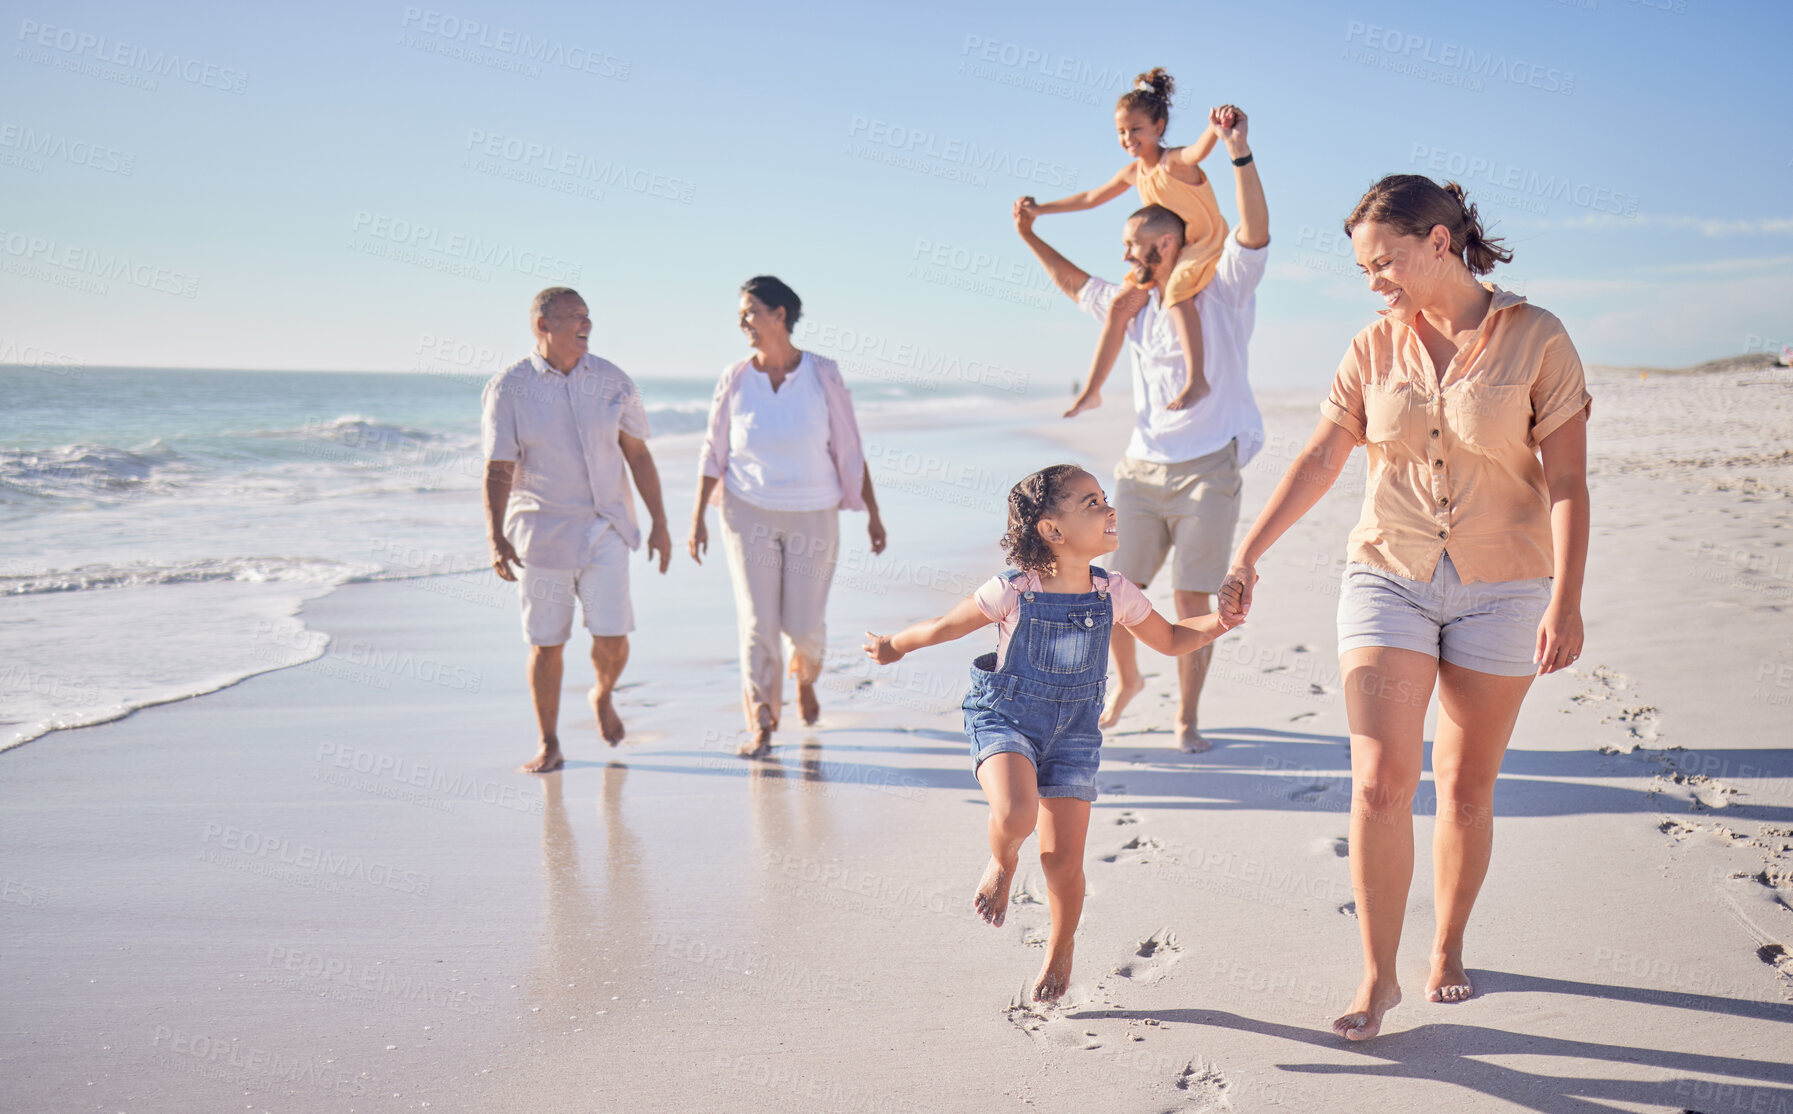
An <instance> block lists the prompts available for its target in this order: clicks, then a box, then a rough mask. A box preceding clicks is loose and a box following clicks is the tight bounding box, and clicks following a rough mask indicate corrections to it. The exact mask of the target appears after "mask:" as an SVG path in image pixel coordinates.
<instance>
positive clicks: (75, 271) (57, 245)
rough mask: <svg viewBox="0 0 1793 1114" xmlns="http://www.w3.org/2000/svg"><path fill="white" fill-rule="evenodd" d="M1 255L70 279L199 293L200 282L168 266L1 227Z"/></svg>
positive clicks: (184, 295) (185, 295) (181, 294)
mask: <svg viewBox="0 0 1793 1114" xmlns="http://www.w3.org/2000/svg"><path fill="white" fill-rule="evenodd" d="M0 256H10V257H12V260H17V261H19V262H21V263H26V264H41V265H43V266H47V267H55V268H58V269H59V270H61V271H63V272H66V273H68V274H69V275H71V276H91V277H92V278H95V279H105V280H107V281H111V282H127V283H130V284H131V285H132V286H136V287H140V288H141V289H144V290H153V291H155V292H156V293H158V294H174V295H176V296H178V297H182V298H192V297H196V296H198V294H199V279H198V278H197V277H196V276H193V275H189V274H185V273H183V272H180V271H174V270H170V269H169V268H167V267H157V266H155V265H154V264H151V263H144V262H141V261H138V260H134V259H132V258H130V257H129V256H127V255H120V254H118V253H116V252H104V251H95V250H94V249H92V248H88V247H82V246H80V245H79V244H71V243H68V242H66V241H62V240H52V239H49V238H47V237H43V236H29V235H26V234H25V233H23V232H11V231H8V230H6V229H4V228H0ZM93 292H94V293H97V294H104V293H105V292H106V290H105V288H104V287H101V288H99V289H97V290H94V291H93Z"/></svg>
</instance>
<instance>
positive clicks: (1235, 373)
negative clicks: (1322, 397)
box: [1015, 105, 1270, 753]
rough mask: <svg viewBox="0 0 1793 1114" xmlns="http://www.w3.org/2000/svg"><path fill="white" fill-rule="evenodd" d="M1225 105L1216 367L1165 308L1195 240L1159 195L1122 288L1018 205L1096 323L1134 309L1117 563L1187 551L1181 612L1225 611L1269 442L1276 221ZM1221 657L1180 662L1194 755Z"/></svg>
mask: <svg viewBox="0 0 1793 1114" xmlns="http://www.w3.org/2000/svg"><path fill="white" fill-rule="evenodd" d="M1220 112H1221V114H1222V118H1223V119H1224V120H1227V121H1230V125H1228V126H1222V127H1220V129H1219V130H1220V138H1221V140H1222V142H1224V143H1225V144H1226V149H1227V154H1228V155H1229V156H1230V157H1231V158H1232V160H1233V167H1234V171H1233V177H1234V184H1235V187H1236V189H1237V202H1238V207H1239V226H1238V228H1237V230H1236V231H1235V232H1234V234H1233V235H1232V236H1229V237H1228V238H1227V242H1226V247H1225V249H1224V250H1223V251H1222V253H1221V256H1220V263H1219V267H1218V269H1217V270H1216V272H1215V275H1214V278H1213V280H1212V281H1211V282H1210V283H1209V284H1208V285H1207V287H1206V288H1205V289H1203V290H1202V292H1201V293H1200V294H1197V295H1196V308H1197V310H1199V311H1200V313H1201V319H1202V346H1203V351H1204V353H1205V357H1204V364H1205V367H1204V373H1198V374H1197V375H1196V376H1193V377H1192V376H1190V375H1189V373H1188V368H1187V366H1186V363H1185V361H1184V359H1183V349H1182V346H1181V345H1180V344H1179V343H1178V341H1177V334H1176V330H1175V328H1174V327H1173V324H1172V322H1171V319H1170V315H1169V314H1168V313H1166V312H1165V309H1164V301H1163V298H1164V285H1165V283H1166V282H1168V281H1169V279H1170V273H1171V269H1172V268H1173V267H1174V266H1175V265H1176V260H1177V254H1178V252H1179V251H1180V250H1181V248H1182V241H1183V229H1182V222H1181V220H1180V219H1178V218H1177V217H1176V215H1175V214H1174V213H1171V212H1170V211H1169V210H1166V209H1161V208H1159V207H1158V206H1155V205H1152V206H1147V207H1146V208H1144V209H1141V210H1140V211H1139V212H1137V213H1135V214H1133V216H1132V217H1130V218H1129V219H1128V221H1127V226H1126V231H1125V232H1124V234H1123V243H1124V245H1125V247H1126V254H1125V259H1126V261H1127V263H1128V264H1129V265H1130V266H1131V268H1132V270H1131V273H1130V275H1129V279H1130V281H1129V282H1128V283H1127V284H1126V285H1124V286H1123V285H1117V284H1115V283H1112V282H1108V281H1106V280H1104V279H1099V278H1094V277H1092V276H1091V275H1090V274H1089V273H1088V272H1086V271H1084V270H1082V269H1081V268H1079V267H1077V266H1076V265H1075V264H1073V263H1071V262H1070V261H1069V260H1067V259H1066V258H1065V257H1064V256H1062V255H1060V254H1059V253H1058V251H1057V250H1056V249H1054V248H1053V247H1052V246H1051V245H1050V244H1048V243H1046V242H1045V241H1044V240H1042V239H1040V237H1039V235H1038V234H1037V233H1035V232H1034V230H1033V217H1032V216H1031V215H1030V214H1029V213H1028V212H1027V211H1026V210H1025V209H1024V208H1023V207H1022V206H1021V204H1020V203H1017V204H1016V206H1015V228H1016V230H1017V231H1019V232H1020V233H1021V238H1022V239H1023V240H1025V241H1026V242H1027V246H1028V247H1029V248H1031V249H1032V250H1033V253H1034V255H1035V256H1037V257H1038V258H1039V260H1040V263H1041V264H1042V265H1043V266H1044V267H1045V268H1046V271H1047V273H1048V274H1050V275H1051V277H1052V281H1053V282H1054V283H1055V284H1056V285H1057V286H1058V288H1059V289H1060V290H1062V291H1064V292H1065V294H1066V295H1067V296H1069V297H1070V298H1071V299H1072V300H1074V301H1075V302H1077V304H1078V306H1079V307H1080V308H1081V309H1083V310H1084V311H1085V312H1086V313H1089V314H1090V315H1091V316H1093V317H1095V318H1096V319H1097V320H1102V319H1104V318H1106V317H1107V316H1108V315H1110V314H1114V315H1118V316H1120V317H1122V318H1123V319H1131V323H1130V324H1129V325H1128V326H1127V341H1128V348H1129V349H1130V351H1131V352H1132V356H1133V406H1134V412H1135V413H1134V426H1133V435H1132V438H1131V439H1130V440H1129V441H1128V444H1127V452H1126V455H1125V456H1124V457H1122V459H1121V462H1120V464H1119V465H1118V466H1117V467H1116V468H1115V490H1114V506H1115V511H1116V512H1117V518H1118V520H1119V533H1120V548H1119V549H1117V550H1116V551H1115V556H1114V563H1113V566H1112V567H1113V570H1114V571H1115V572H1118V573H1120V574H1121V575H1122V576H1124V577H1126V578H1127V579H1128V580H1130V581H1132V582H1133V583H1135V584H1137V585H1139V586H1140V587H1142V588H1143V587H1145V586H1147V585H1148V584H1150V583H1151V581H1152V578H1153V577H1155V576H1157V575H1158V571H1159V569H1160V568H1162V567H1163V565H1164V560H1165V558H1166V556H1167V555H1169V554H1170V553H1171V551H1172V550H1173V549H1174V551H1175V555H1174V558H1173V559H1172V563H1171V587H1172V589H1173V591H1174V595H1175V600H1176V611H1177V618H1179V619H1184V618H1188V617H1190V616H1192V615H1206V614H1207V613H1208V612H1209V611H1211V610H1212V606H1211V604H1212V594H1213V593H1214V592H1217V591H1219V589H1220V582H1221V580H1222V579H1223V578H1224V577H1225V576H1226V569H1227V560H1228V557H1229V555H1230V552H1231V549H1232V544H1233V531H1234V529H1235V528H1236V527H1237V525H1238V522H1239V492H1240V489H1241V480H1240V475H1239V470H1240V468H1241V467H1242V466H1243V465H1244V464H1245V463H1247V462H1248V461H1250V460H1251V458H1252V457H1253V456H1255V455H1256V454H1257V451H1258V450H1259V449H1260V448H1262V447H1263V444H1264V420H1263V417H1262V416H1261V415H1260V414H1259V413H1258V404H1257V400H1256V399H1255V398H1253V397H1252V393H1251V384H1250V382H1249V381H1248V380H1247V362H1246V347H1247V345H1248V344H1249V343H1250V340H1251V329H1252V323H1253V319H1254V317H1255V314H1256V308H1257V298H1256V290H1257V285H1258V281H1259V280H1260V279H1262V278H1263V275H1264V263H1265V258H1266V257H1267V255H1268V254H1269V253H1268V251H1267V248H1268V245H1269V243H1270V217H1269V210H1268V208H1267V207H1266V205H1265V203H1264V187H1263V184H1262V183H1261V182H1260V181H1259V180H1258V168H1257V166H1256V164H1255V163H1253V162H1252V156H1251V148H1250V147H1249V146H1248V145H1247V144H1246V141H1245V132H1246V121H1245V113H1243V112H1241V111H1239V110H1238V109H1237V108H1235V107H1233V106H1232V105H1225V106H1223V107H1222V108H1221V110H1220ZM1099 401H1100V400H1099V399H1098V400H1097V402H1098V403H1099ZM1109 646H1110V651H1111V653H1112V656H1113V658H1114V665H1115V672H1116V674H1117V675H1118V680H1119V684H1118V686H1117V687H1116V688H1115V689H1114V691H1112V692H1111V693H1110V694H1109V698H1108V706H1107V707H1106V708H1104V709H1103V712H1102V719H1101V726H1103V727H1112V726H1113V725H1114V724H1115V723H1116V722H1117V721H1119V719H1120V717H1121V712H1122V710H1123V709H1124V708H1125V707H1126V705H1127V702H1128V701H1130V700H1131V699H1133V697H1134V696H1136V695H1138V694H1139V692H1140V690H1141V689H1143V688H1144V687H1145V682H1144V681H1143V680H1142V679H1141V677H1140V675H1139V661H1138V651H1137V643H1136V642H1135V640H1134V637H1133V635H1132V634H1130V633H1128V632H1127V631H1126V630H1125V629H1124V628H1121V627H1119V626H1117V627H1116V628H1115V630H1114V635H1113V637H1112V639H1111V641H1110V644H1109ZM1210 658H1211V649H1210V648H1206V647H1204V648H1203V649H1202V650H1200V651H1197V652H1196V653H1193V654H1185V655H1184V656H1182V657H1180V658H1178V659H1177V680H1178V686H1179V688H1180V690H1181V700H1180V702H1179V704H1178V708H1177V743H1178V745H1179V746H1181V747H1182V748H1183V749H1184V750H1186V751H1189V752H1191V753H1195V752H1199V751H1204V750H1207V749H1208V748H1209V746H1210V744H1209V742H1208V741H1207V740H1206V739H1204V738H1203V737H1202V735H1201V732H1200V731H1199V730H1197V727H1196V706H1197V704H1198V703H1199V701H1200V699H1201V691H1202V683H1203V681H1204V680H1206V678H1207V675H1208V663H1209V660H1210Z"/></svg>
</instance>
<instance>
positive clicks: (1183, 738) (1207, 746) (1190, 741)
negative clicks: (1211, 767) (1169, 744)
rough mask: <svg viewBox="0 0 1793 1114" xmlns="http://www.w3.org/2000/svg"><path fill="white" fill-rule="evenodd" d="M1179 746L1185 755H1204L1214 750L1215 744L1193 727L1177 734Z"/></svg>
mask: <svg viewBox="0 0 1793 1114" xmlns="http://www.w3.org/2000/svg"><path fill="white" fill-rule="evenodd" d="M1177 745H1178V746H1179V747H1182V748H1183V753H1184V754H1204V753H1206V752H1207V751H1210V750H1213V749H1214V744H1213V743H1210V742H1209V741H1208V740H1207V739H1204V738H1203V737H1202V733H1201V732H1200V731H1197V730H1196V729H1195V728H1193V727H1185V728H1183V730H1181V731H1179V732H1177Z"/></svg>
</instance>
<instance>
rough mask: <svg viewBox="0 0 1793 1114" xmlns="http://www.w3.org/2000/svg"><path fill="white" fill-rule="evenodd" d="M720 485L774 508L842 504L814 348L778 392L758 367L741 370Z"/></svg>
mask: <svg viewBox="0 0 1793 1114" xmlns="http://www.w3.org/2000/svg"><path fill="white" fill-rule="evenodd" d="M722 482H723V485H724V486H725V487H727V488H728V490H729V491H732V492H734V493H735V494H736V495H737V496H739V497H740V498H742V499H745V500H746V501H747V502H749V503H752V504H753V505H754V506H756V507H763V508H765V509H766V510H769V511H826V510H832V509H834V508H835V507H838V506H840V479H839V477H838V476H836V475H835V470H834V458H833V457H831V456H829V455H828V400H827V399H826V398H825V397H824V396H823V394H822V383H821V380H820V379H818V378H817V377H816V369H815V364H814V363H813V362H812V361H811V360H810V356H809V353H808V352H805V353H803V358H802V359H800V360H798V361H797V366H796V368H795V369H794V370H792V371H791V372H790V373H789V374H787V375H786V376H785V377H784V381H783V382H782V383H780V384H779V385H778V389H777V390H776V391H774V390H773V389H772V380H771V377H770V376H768V375H767V374H766V373H765V372H763V371H761V370H759V369H758V368H755V367H748V368H747V369H746V370H745V371H743V372H742V373H741V377H740V379H738V380H737V381H736V383H735V397H734V400H733V405H732V406H731V408H730V411H729V420H728V467H727V470H726V471H724V473H723V477H722Z"/></svg>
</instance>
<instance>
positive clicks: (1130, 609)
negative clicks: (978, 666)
mask: <svg viewBox="0 0 1793 1114" xmlns="http://www.w3.org/2000/svg"><path fill="white" fill-rule="evenodd" d="M1090 579H1091V580H1092V581H1093V580H1095V579H1096V576H1095V574H1094V573H1091V574H1090ZM1107 588H1108V598H1109V601H1110V602H1111V603H1113V605H1114V621H1115V622H1117V623H1119V624H1120V625H1121V626H1123V627H1136V626H1138V625H1139V624H1141V623H1143V622H1145V621H1146V617H1147V616H1149V615H1151V613H1152V605H1151V603H1150V602H1149V601H1148V600H1147V599H1146V594H1145V593H1144V592H1142V591H1140V590H1139V586H1138V585H1136V584H1134V583H1133V582H1132V581H1130V580H1128V579H1127V578H1126V577H1124V576H1122V575H1121V574H1120V573H1118V572H1111V573H1109V574H1108V582H1107ZM1092 590H1093V589H1092ZM1025 591H1034V592H1044V591H1045V589H1044V588H1042V587H1040V574H1039V573H1037V572H1028V573H1026V574H1024V575H1022V576H1018V577H1016V578H1015V579H1014V580H1013V581H1010V580H1007V579H1005V578H1004V577H1003V576H1002V575H1001V574H998V575H996V576H993V577H991V578H990V579H989V580H986V581H985V582H984V583H983V585H982V586H981V587H979V588H978V590H977V591H976V592H975V593H974V594H973V595H972V598H973V599H975V600H976V601H977V609H978V610H979V611H981V612H983V613H984V618H986V619H989V620H991V621H992V622H994V623H995V624H996V668H998V669H1001V668H1002V663H1003V661H1004V660H1005V655H1007V654H1008V652H1009V639H1010V637H1012V636H1013V635H1014V633H1015V623H1016V621H1017V620H1018V619H1019V618H1020V602H1021V593H1022V592H1025Z"/></svg>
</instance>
